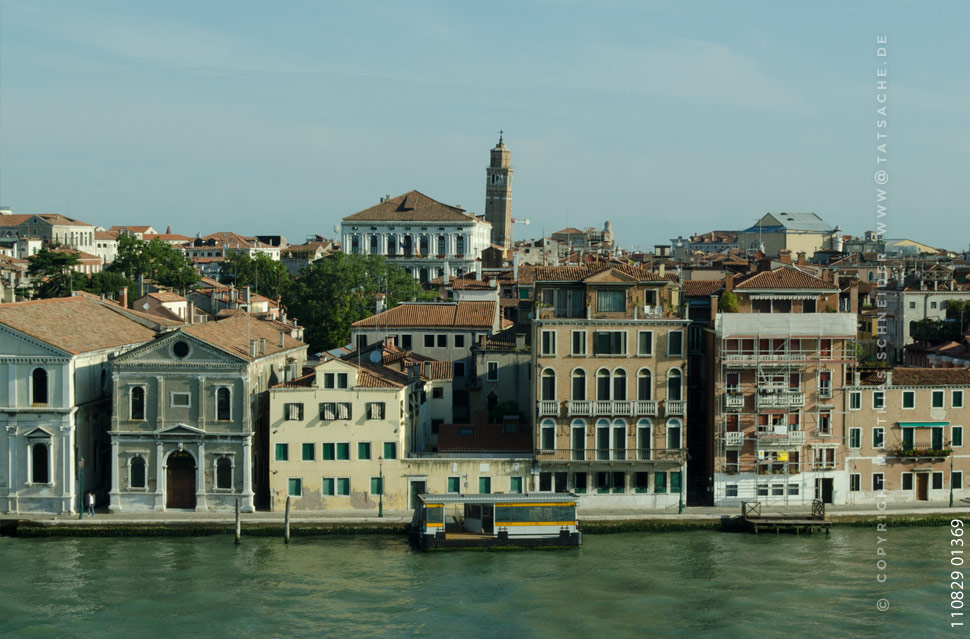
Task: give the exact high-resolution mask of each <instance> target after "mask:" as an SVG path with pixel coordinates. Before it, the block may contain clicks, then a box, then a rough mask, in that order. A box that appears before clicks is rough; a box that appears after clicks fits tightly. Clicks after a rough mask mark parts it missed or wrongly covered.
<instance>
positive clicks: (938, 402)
mask: <svg viewBox="0 0 970 639" xmlns="http://www.w3.org/2000/svg"><path fill="white" fill-rule="evenodd" d="M945 394H946V393H945V391H942V390H935V391H933V393H932V395H931V396H930V406H931V407H932V408H943V401H944V395H945Z"/></svg>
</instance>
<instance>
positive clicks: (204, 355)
mask: <svg viewBox="0 0 970 639" xmlns="http://www.w3.org/2000/svg"><path fill="white" fill-rule="evenodd" d="M114 361H115V362H116V363H118V364H140V363H145V364H155V365H158V364H160V363H171V364H242V363H244V362H245V360H243V359H242V358H239V357H236V356H234V355H231V354H229V353H227V352H226V351H224V350H222V349H220V348H216V347H215V346H212V345H211V344H208V343H206V342H204V341H202V340H200V339H199V338H197V337H195V336H194V335H189V334H188V333H184V332H182V331H173V332H171V333H167V334H165V335H163V336H161V337H159V338H158V339H155V340H153V341H151V342H149V343H147V344H145V345H143V346H140V347H138V348H136V349H134V350H131V351H128V352H127V353H125V354H123V355H119V356H118V357H117V358H115V360H114Z"/></svg>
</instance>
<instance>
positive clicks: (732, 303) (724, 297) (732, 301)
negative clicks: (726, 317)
mask: <svg viewBox="0 0 970 639" xmlns="http://www.w3.org/2000/svg"><path fill="white" fill-rule="evenodd" d="M740 307H741V305H740V304H739V303H738V296H737V295H735V294H734V291H725V292H724V293H722V294H721V297H719V298H718V300H717V309H718V310H719V311H721V312H722V313H737V312H738V309H739V308H740Z"/></svg>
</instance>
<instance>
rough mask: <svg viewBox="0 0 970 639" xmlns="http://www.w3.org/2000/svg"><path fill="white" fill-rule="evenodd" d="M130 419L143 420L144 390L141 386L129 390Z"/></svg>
mask: <svg viewBox="0 0 970 639" xmlns="http://www.w3.org/2000/svg"><path fill="white" fill-rule="evenodd" d="M131 419H145V389H144V388H143V387H142V386H135V387H134V388H132V389H131Z"/></svg>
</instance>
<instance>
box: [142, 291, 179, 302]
mask: <svg viewBox="0 0 970 639" xmlns="http://www.w3.org/2000/svg"><path fill="white" fill-rule="evenodd" d="M147 297H150V298H152V299H155V300H158V301H159V302H184V301H185V298H184V297H182V296H181V295H179V294H178V293H171V292H169V291H158V292H155V293H149V294H148V295H147Z"/></svg>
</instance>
